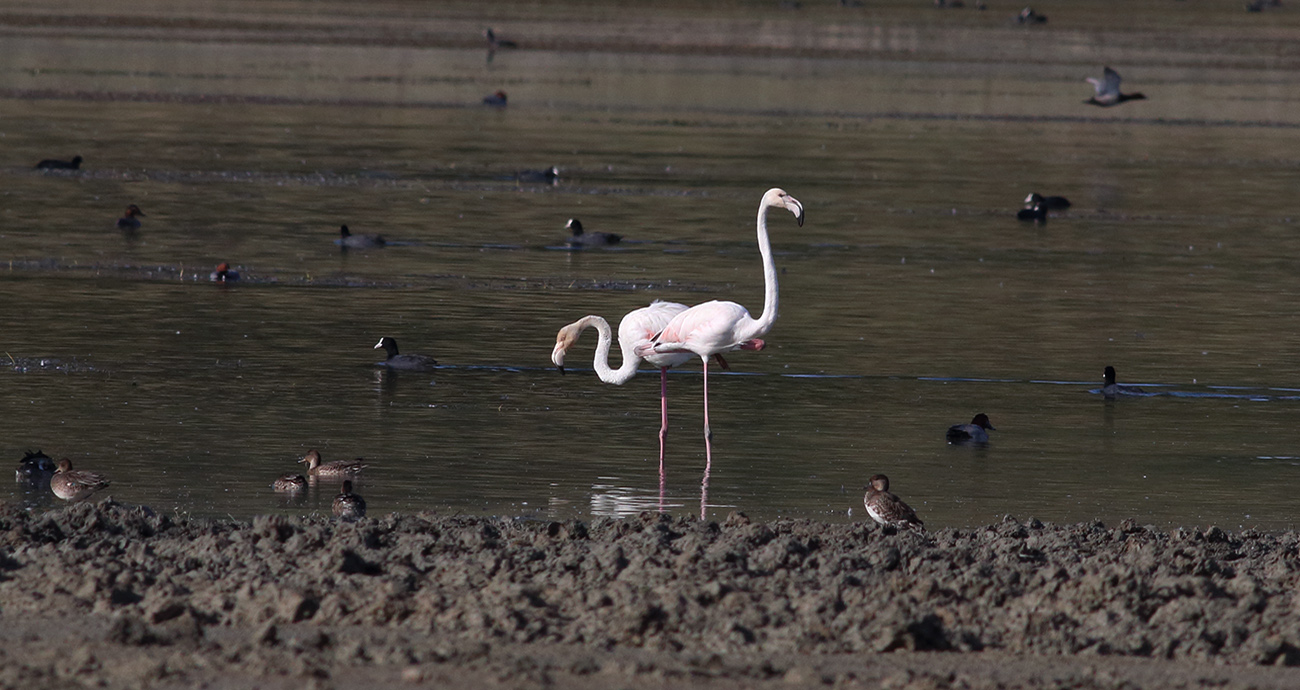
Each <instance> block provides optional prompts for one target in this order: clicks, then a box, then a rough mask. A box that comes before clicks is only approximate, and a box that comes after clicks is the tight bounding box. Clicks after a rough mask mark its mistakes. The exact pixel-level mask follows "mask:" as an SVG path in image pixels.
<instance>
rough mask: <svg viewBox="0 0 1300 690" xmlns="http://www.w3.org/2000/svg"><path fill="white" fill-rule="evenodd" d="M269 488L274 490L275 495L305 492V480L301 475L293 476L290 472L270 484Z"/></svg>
mask: <svg viewBox="0 0 1300 690" xmlns="http://www.w3.org/2000/svg"><path fill="white" fill-rule="evenodd" d="M271 488H272V489H273V490H275V492H276V493H281V494H296V493H298V492H300V491H306V489H307V478H306V477H304V476H302V475H301V474H294V473H292V472H291V473H289V474H286V475H282V476H280V478H278V479H276V480H275V481H273V482H271Z"/></svg>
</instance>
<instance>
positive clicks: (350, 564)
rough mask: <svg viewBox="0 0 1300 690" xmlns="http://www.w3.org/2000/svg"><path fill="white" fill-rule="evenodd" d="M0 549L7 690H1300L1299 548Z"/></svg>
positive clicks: (769, 530) (1180, 535)
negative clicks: (87, 689)
mask: <svg viewBox="0 0 1300 690" xmlns="http://www.w3.org/2000/svg"><path fill="white" fill-rule="evenodd" d="M0 533H2V534H3V537H0V608H2V610H3V613H4V617H5V619H6V624H7V630H6V632H5V633H4V638H5V642H4V644H3V645H2V646H0V647H2V648H3V651H2V652H0V653H3V654H4V656H5V657H6V658H5V660H4V663H3V664H0V684H2V685H4V686H6V687H14V686H20V685H21V686H25V687H33V686H58V685H60V684H66V683H67V682H69V681H74V682H77V683H87V684H89V683H92V682H101V681H102V682H105V683H107V684H108V685H109V686H110V687H116V686H139V685H142V684H143V685H149V686H154V687H169V686H181V685H185V686H193V685H196V684H200V683H206V684H208V685H209V686H211V687H225V686H226V685H230V686H237V685H239V683H238V682H237V681H240V680H243V681H247V680H248V679H250V678H270V679H273V680H274V679H279V680H277V681H275V682H281V681H282V682H283V683H284V684H285V685H292V686H295V687H301V685H302V683H303V681H304V679H306V680H309V681H310V682H313V683H318V684H323V685H328V686H332V687H358V686H360V685H362V684H369V683H371V682H373V681H374V680H377V679H388V680H390V681H392V682H397V681H399V680H400V681H402V682H405V683H407V684H411V685H420V684H427V685H430V686H435V685H436V686H442V687H447V686H449V685H450V686H452V687H457V686H458V684H459V685H460V686H464V687H474V686H481V685H482V684H484V683H486V684H487V685H493V684H497V685H501V686H506V687H518V686H530V687H531V686H536V687H542V686H548V685H552V684H560V685H563V686H570V687H585V686H588V685H590V686H592V687H596V686H609V685H610V684H611V683H616V684H621V685H624V686H628V687H658V686H662V685H665V684H667V685H673V686H681V685H690V686H699V687H733V686H738V685H744V686H752V685H755V684H760V685H761V684H766V683H769V682H770V683H776V684H780V685H782V686H790V685H794V686H809V687H811V686H822V685H833V686H836V687H858V686H862V687H876V686H879V685H880V684H881V683H884V684H885V685H887V686H890V687H918V688H919V687H1119V686H1121V685H1123V684H1124V683H1129V684H1137V685H1141V686H1143V687H1190V686H1198V685H1200V684H1203V683H1211V684H1214V685H1217V686H1220V687H1223V686H1226V687H1238V686H1240V687H1247V686H1252V687H1288V686H1291V687H1294V686H1295V685H1296V684H1297V683H1300V671H1297V670H1296V669H1294V668H1279V667H1289V666H1296V665H1300V632H1297V631H1300V599H1297V596H1296V591H1297V587H1296V585H1297V582H1298V581H1300V558H1297V551H1298V549H1300V535H1297V534H1296V533H1292V532H1288V533H1282V534H1265V533H1258V532H1252V531H1245V532H1240V533H1232V532H1226V531H1223V530H1220V529H1218V528H1210V529H1208V530H1196V529H1192V530H1182V529H1180V530H1175V531H1173V532H1169V533H1165V532H1159V531H1155V530H1153V529H1149V528H1146V527H1142V526H1139V525H1136V524H1133V523H1132V522H1128V521H1126V522H1125V523H1124V524H1121V525H1118V526H1106V525H1102V524H1100V523H1091V524H1077V525H1062V526H1056V525H1044V524H1041V523H1039V522H1037V521H1033V520H1031V521H1030V522H1028V523H1020V522H1018V521H1016V520H1014V519H1011V518H1007V519H1005V520H1004V521H1003V522H1002V523H1000V524H995V525H989V526H986V527H981V528H977V529H963V530H956V529H945V530H941V531H938V532H934V533H929V534H923V535H921V534H911V533H891V532H890V531H889V530H883V529H881V528H878V527H876V526H875V525H867V524H852V525H832V524H823V523H817V522H811V521H778V522H772V523H767V524H758V523H755V522H751V521H750V520H749V519H748V518H746V517H744V516H743V515H740V514H734V513H733V514H732V515H731V516H729V517H728V518H727V519H726V520H725V521H723V522H721V523H717V522H707V523H701V522H697V521H694V520H689V519H685V518H677V519H673V518H670V517H667V516H661V515H658V514H652V513H646V514H643V515H642V516H640V517H638V518H632V519H627V520H611V519H605V518H602V519H597V520H595V521H593V522H591V523H589V524H588V523H583V522H578V521H570V522H564V523H559V522H550V523H548V522H542V521H533V520H529V521H522V520H512V519H502V518H470V517H459V516H452V517H445V516H437V515H432V514H420V515H406V516H402V515H396V514H393V515H389V516H386V517H380V518H376V519H367V520H364V521H362V522H360V523H357V524H338V523H333V522H329V521H326V520H323V519H296V518H282V517H259V518H256V519H255V520H253V522H252V523H238V522H229V521H213V520H188V519H183V518H177V517H169V516H164V515H157V514H155V513H154V512H153V511H151V510H149V509H148V508H145V507H140V506H127V505H122V504H119V503H115V502H113V501H111V500H106V501H103V502H101V503H98V504H92V503H83V504H80V505H75V506H71V507H68V508H63V509H60V510H56V511H52V512H48V513H44V514H30V513H26V512H23V511H21V510H18V509H16V508H8V509H6V510H5V512H4V513H3V514H2V515H0ZM944 652H948V653H944ZM1266 667H1267V668H1266ZM1049 671H1050V672H1049ZM272 687H274V685H272Z"/></svg>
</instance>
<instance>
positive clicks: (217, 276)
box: [208, 261, 239, 283]
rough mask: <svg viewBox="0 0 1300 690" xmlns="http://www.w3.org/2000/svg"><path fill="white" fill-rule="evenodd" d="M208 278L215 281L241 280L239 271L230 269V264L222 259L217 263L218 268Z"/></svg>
mask: <svg viewBox="0 0 1300 690" xmlns="http://www.w3.org/2000/svg"><path fill="white" fill-rule="evenodd" d="M208 280H210V281H212V282H214V283H233V282H235V281H236V280H239V273H238V272H237V271H232V270H230V264H228V263H226V262H224V261H222V262H221V263H219V264H217V270H215V271H213V272H212V273H210V274H208Z"/></svg>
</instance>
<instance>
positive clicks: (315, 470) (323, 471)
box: [298, 450, 366, 479]
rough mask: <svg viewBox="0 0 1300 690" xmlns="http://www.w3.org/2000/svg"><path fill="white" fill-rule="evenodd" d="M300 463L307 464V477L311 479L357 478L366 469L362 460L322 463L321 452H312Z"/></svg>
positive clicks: (303, 457)
mask: <svg viewBox="0 0 1300 690" xmlns="http://www.w3.org/2000/svg"><path fill="white" fill-rule="evenodd" d="M298 462H305V463H307V475H308V476H310V477H319V478H321V479H341V478H343V477H355V476H356V475H358V474H361V470H363V469H365V468H366V465H365V464H364V461H363V460H362V459H361V458H357V459H356V460H335V461H333V462H326V463H322V462H321V457H320V451H317V450H310V451H307V454H306V455H304V456H302V459H301V460H299V461H298Z"/></svg>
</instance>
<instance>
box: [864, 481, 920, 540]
mask: <svg viewBox="0 0 1300 690" xmlns="http://www.w3.org/2000/svg"><path fill="white" fill-rule="evenodd" d="M868 482H869V483H868V484H867V487H866V489H867V493H866V495H865V496H863V497H862V503H863V504H864V505H865V506H866V507H867V514H868V515H870V516H871V519H872V520H875V521H876V522H878V523H880V524H882V525H884V526H886V527H898V528H903V529H912V528H915V529H918V530H921V531H922V532H924V531H925V527H924V526H923V525H924V524H925V523H923V522H921V518H919V517H917V516H916V511H915V510H912V507H911V506H909V505H907V504H906V503H904V502H903V499H901V498H899V497H897V496H895V495H894V494H892V493H889V477H886V476H885V475H883V474H877V475H874V476H872V477H871V479H870V480H868Z"/></svg>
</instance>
